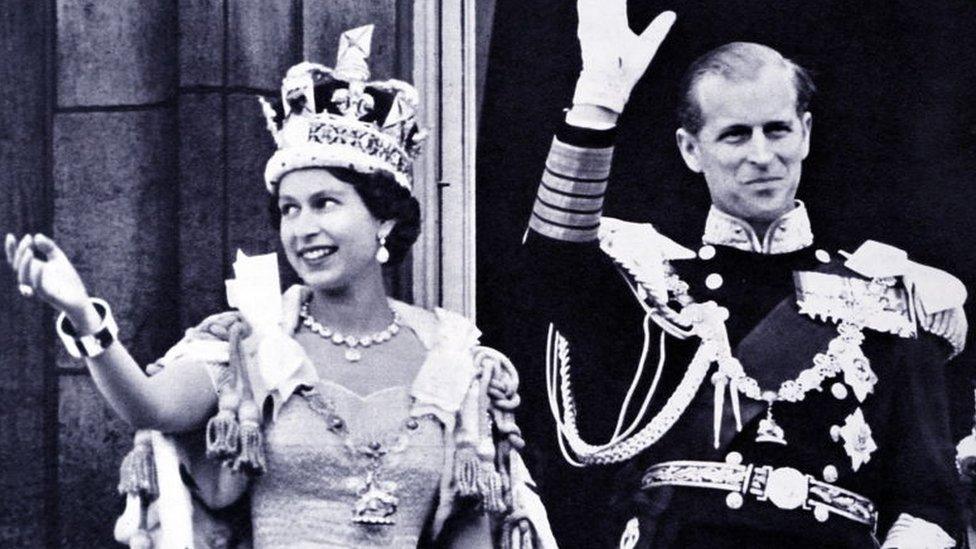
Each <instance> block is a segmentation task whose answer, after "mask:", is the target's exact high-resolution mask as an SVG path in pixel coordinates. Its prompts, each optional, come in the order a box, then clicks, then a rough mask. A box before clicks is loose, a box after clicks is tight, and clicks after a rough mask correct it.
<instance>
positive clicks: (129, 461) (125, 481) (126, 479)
mask: <svg viewBox="0 0 976 549" xmlns="http://www.w3.org/2000/svg"><path fill="white" fill-rule="evenodd" d="M119 493H120V494H133V495H138V496H139V497H140V498H143V499H144V500H152V499H155V498H156V496H158V495H159V486H158V485H157V483H156V463H155V462H154V461H153V451H152V435H150V433H149V431H137V432H136V436H135V440H134V445H133V447H132V450H130V451H129V453H128V454H127V455H126V456H125V459H123V460H122V466H121V467H119Z"/></svg>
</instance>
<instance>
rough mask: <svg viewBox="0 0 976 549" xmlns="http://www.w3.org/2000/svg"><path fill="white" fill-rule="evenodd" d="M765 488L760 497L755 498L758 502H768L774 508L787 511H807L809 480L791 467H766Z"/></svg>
mask: <svg viewBox="0 0 976 549" xmlns="http://www.w3.org/2000/svg"><path fill="white" fill-rule="evenodd" d="M766 470H767V476H766V486H765V488H764V489H763V493H762V495H759V496H756V499H757V500H759V501H767V500H768V501H769V502H770V503H772V504H773V505H775V506H776V507H778V508H780V509H784V510H787V511H790V510H793V509H798V508H801V507H802V508H803V509H807V500H808V499H809V494H810V479H809V477H808V476H807V475H804V474H803V473H801V472H800V471H798V470H796V469H794V468H792V467H777V468H775V469H773V468H772V467H769V466H767V467H766Z"/></svg>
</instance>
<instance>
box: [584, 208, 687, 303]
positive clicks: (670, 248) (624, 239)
mask: <svg viewBox="0 0 976 549" xmlns="http://www.w3.org/2000/svg"><path fill="white" fill-rule="evenodd" d="M599 239H600V249H601V250H603V253H605V254H607V255H608V256H610V258H611V259H613V261H614V263H616V264H617V265H620V266H621V267H622V268H623V269H624V270H626V271H627V272H628V273H629V274H630V275H631V276H632V277H634V280H636V281H637V283H638V284H640V285H641V287H642V288H643V289H644V290H645V291H646V292H647V293H648V294H649V295H650V296H652V297H653V298H654V299H656V300H657V301H659V302H662V303H665V302H667V301H668V290H667V274H668V269H667V262H668V261H671V260H673V259H691V258H694V257H695V252H693V251H691V250H689V249H688V248H685V247H684V246H682V245H681V244H678V243H677V242H675V241H674V240H671V239H670V238H668V237H666V236H664V235H662V234H661V233H659V232H657V230H656V229H654V226H653V225H651V224H650V223H633V222H629V221H623V220H620V219H615V218H613V217H603V218H602V219H601V221H600V233H599Z"/></svg>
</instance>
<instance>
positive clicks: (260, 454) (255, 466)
mask: <svg viewBox="0 0 976 549" xmlns="http://www.w3.org/2000/svg"><path fill="white" fill-rule="evenodd" d="M237 414H238V417H239V418H240V421H241V437H240V438H241V452H240V453H239V454H238V455H237V459H235V460H234V464H233V465H232V466H231V468H232V469H233V470H234V471H235V472H242V471H243V472H245V473H247V474H249V475H252V476H255V475H260V474H262V473H264V471H265V469H266V468H267V460H266V459H265V455H264V436H263V435H262V433H261V423H260V419H261V412H260V411H259V410H258V405H257V403H255V402H254V400H250V399H249V400H245V401H244V402H242V403H241V407H240V409H239V410H238V411H237Z"/></svg>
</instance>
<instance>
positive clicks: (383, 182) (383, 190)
mask: <svg viewBox="0 0 976 549" xmlns="http://www.w3.org/2000/svg"><path fill="white" fill-rule="evenodd" d="M322 169H324V170H327V171H328V172H329V173H331V174H332V175H334V176H335V177H336V178H338V179H340V180H342V181H344V182H346V183H348V184H350V185H352V186H353V187H354V188H355V189H356V193H357V194H359V197H360V198H361V199H362V200H363V204H365V205H366V209H367V210H369V213H370V214H372V216H373V217H375V218H376V219H379V220H381V221H386V220H387V219H393V220H395V221H396V225H394V226H393V230H392V231H390V234H389V236H387V237H386V249H387V250H389V252H390V261H389V262H388V264H389V265H396V264H398V263H400V262H401V261H403V258H404V257H406V255H407V252H409V251H410V247H411V246H413V243H414V242H416V241H417V237H418V236H420V204H419V203H418V202H417V199H416V198H414V197H413V196H412V195H411V194H410V191H409V190H407V189H406V188H405V187H403V186H402V185H400V184H398V183H397V182H396V180H395V179H394V178H393V175H392V174H389V173H386V172H374V173H369V174H364V173H359V172H357V171H354V170H350V169H348V168H322ZM268 213H269V215H270V216H271V225H272V227H274V228H275V230H280V228H281V211H280V210H279V209H278V188H277V186H276V187H275V189H274V193H273V194H272V195H271V197H270V199H269V201H268Z"/></svg>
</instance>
